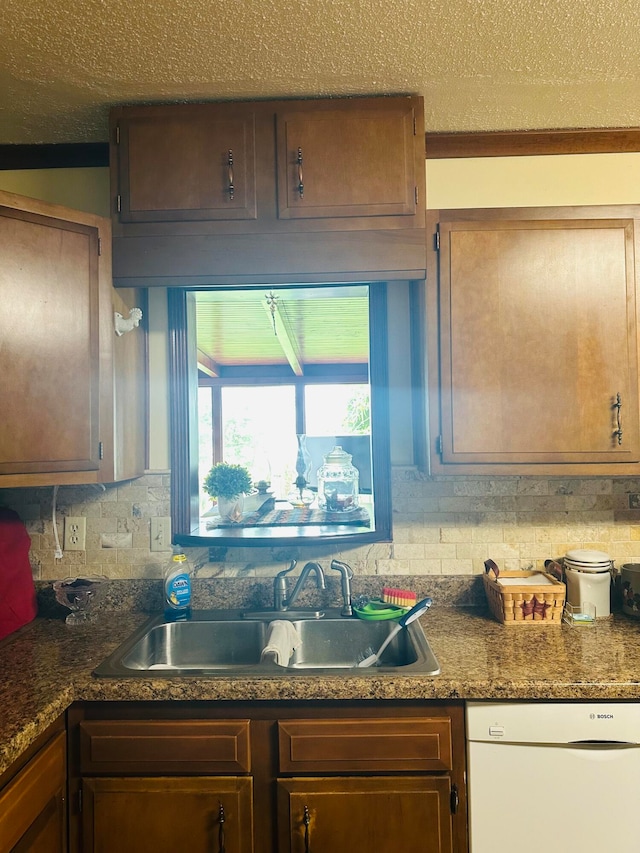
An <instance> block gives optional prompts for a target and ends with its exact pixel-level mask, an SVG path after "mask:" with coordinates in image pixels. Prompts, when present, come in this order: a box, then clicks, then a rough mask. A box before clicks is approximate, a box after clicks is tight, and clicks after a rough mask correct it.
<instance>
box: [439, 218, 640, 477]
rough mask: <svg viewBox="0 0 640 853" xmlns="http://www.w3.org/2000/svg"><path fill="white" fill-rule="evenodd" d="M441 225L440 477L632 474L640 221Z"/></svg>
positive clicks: (636, 436) (637, 454) (458, 221)
mask: <svg viewBox="0 0 640 853" xmlns="http://www.w3.org/2000/svg"><path fill="white" fill-rule="evenodd" d="M636 215H637V211H636ZM432 223H433V227H432V232H431V233H432V234H433V237H434V246H433V249H432V251H431V252H430V259H429V273H428V284H427V294H428V300H429V303H428V308H427V316H428V317H429V323H430V325H429V329H428V338H429V346H430V384H431V448H432V470H433V471H434V473H436V472H437V473H443V472H449V473H454V472H460V473H532V474H537V473H540V474H576V475H590V474H609V475H610V474H627V473H634V474H637V469H638V463H639V462H640V430H639V422H640V416H639V404H638V341H637V319H638V318H637V304H636V271H635V252H636V247H635V244H636V240H637V236H636V231H637V220H634V211H632V210H629V209H626V208H625V209H612V208H607V209H597V208H587V209H578V208H571V209H562V208H556V209H549V208H547V209H543V208H537V209H518V210H486V211H470V210H465V211H440V212H439V213H435V212H434V214H433V218H432ZM438 244H439V248H438Z"/></svg>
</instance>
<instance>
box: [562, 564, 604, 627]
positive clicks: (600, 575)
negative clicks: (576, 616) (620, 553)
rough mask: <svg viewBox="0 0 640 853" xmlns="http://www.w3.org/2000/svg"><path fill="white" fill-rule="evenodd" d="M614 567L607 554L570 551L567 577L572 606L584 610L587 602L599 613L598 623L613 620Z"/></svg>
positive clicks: (565, 566) (568, 594)
mask: <svg viewBox="0 0 640 853" xmlns="http://www.w3.org/2000/svg"><path fill="white" fill-rule="evenodd" d="M612 565H613V564H612V561H611V557H609V555H608V554H606V553H605V552H604V551H590V550H586V549H576V550H573V551H567V554H566V556H565V558H564V573H565V579H566V581H567V601H568V602H569V604H572V605H573V606H574V607H579V608H580V609H581V610H582V609H583V607H584V604H585V603H587V602H588V603H590V604H593V605H594V607H595V609H596V619H598V618H603V617H607V616H610V615H611V569H612Z"/></svg>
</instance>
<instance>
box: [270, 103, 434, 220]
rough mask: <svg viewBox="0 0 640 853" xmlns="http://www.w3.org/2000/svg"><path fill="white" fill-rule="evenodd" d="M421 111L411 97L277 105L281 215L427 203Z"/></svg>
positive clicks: (388, 212)
mask: <svg viewBox="0 0 640 853" xmlns="http://www.w3.org/2000/svg"><path fill="white" fill-rule="evenodd" d="M419 112H420V105H419V99H413V98H395V99H389V100H387V99H384V98H380V99H377V100H374V101H371V100H368V99H367V100H365V101H362V102H359V101H357V100H355V101H346V102H342V103H336V102H333V103H331V102H329V104H327V103H326V102H316V103H314V102H313V101H310V102H308V103H307V104H304V105H302V106H296V107H291V108H290V109H287V108H284V109H282V110H281V111H279V112H278V114H277V117H276V123H277V146H278V152H277V153H278V216H279V217H280V219H299V218H311V217H316V218H325V217H354V216H366V217H370V216H396V217H416V215H417V213H418V205H421V207H422V209H423V210H424V207H425V200H424V197H423V194H422V193H419V192H418V187H419V186H420V185H422V186H424V133H423V131H422V121H421V120H419V119H418V116H417V113H419ZM419 133H420V134H421V137H422V138H421V139H420V137H419V136H418V134H419ZM416 149H418V151H419V152H421V155H420V153H418V154H416ZM419 196H420V198H419ZM416 224H417V223H416Z"/></svg>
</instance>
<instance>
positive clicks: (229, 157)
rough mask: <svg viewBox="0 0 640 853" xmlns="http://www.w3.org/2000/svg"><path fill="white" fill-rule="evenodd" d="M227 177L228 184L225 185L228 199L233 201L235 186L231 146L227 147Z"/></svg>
mask: <svg viewBox="0 0 640 853" xmlns="http://www.w3.org/2000/svg"><path fill="white" fill-rule="evenodd" d="M227 177H228V180H229V185H228V186H227V192H228V193H229V201H233V196H234V194H235V191H236V188H235V186H234V183H233V151H232V150H231V148H230V149H229V153H228V154H227Z"/></svg>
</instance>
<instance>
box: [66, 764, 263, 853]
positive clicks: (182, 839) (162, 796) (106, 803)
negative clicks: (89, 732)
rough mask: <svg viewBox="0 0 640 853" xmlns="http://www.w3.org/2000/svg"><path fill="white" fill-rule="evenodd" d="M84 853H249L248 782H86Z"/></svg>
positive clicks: (232, 779) (231, 779) (226, 779)
mask: <svg viewBox="0 0 640 853" xmlns="http://www.w3.org/2000/svg"><path fill="white" fill-rule="evenodd" d="M82 790H83V806H82V835H83V845H82V850H83V851H84V853H141V851H144V850H149V851H153V853H176V851H178V850H188V851H189V853H251V851H252V850H253V814H252V781H251V779H250V778H248V777H245V778H237V777H222V778H216V777H201V778H185V777H163V778H157V777H156V778H127V779H117V778H102V779H84V780H83V784H82Z"/></svg>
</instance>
